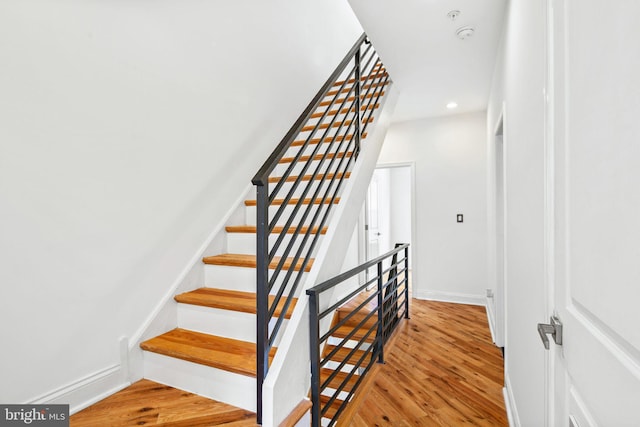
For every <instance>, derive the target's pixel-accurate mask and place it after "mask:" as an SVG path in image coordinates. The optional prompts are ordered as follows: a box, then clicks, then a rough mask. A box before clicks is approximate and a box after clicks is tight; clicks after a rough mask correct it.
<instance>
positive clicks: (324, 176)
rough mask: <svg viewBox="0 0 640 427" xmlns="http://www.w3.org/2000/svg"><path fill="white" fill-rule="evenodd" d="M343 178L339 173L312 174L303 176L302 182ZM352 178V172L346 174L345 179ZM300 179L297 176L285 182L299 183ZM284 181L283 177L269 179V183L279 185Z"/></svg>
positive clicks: (290, 177) (288, 178)
mask: <svg viewBox="0 0 640 427" xmlns="http://www.w3.org/2000/svg"><path fill="white" fill-rule="evenodd" d="M342 176H343V173H342V172H338V173H337V174H335V173H333V172H331V173H325V174H318V175H316V176H315V177H314V176H313V175H312V174H309V175H304V176H302V181H311V179H312V178H313V179H315V180H316V181H320V180H323V179H333V178H334V177H335V178H336V179H341V178H342ZM350 176H351V172H347V173H346V174H344V177H345V178H349V177H350ZM298 178H299V175H295V176H289V177H287V179H286V180H285V181H286V182H295V181H297V180H298ZM280 181H282V177H281V176H270V177H269V182H270V183H277V182H280Z"/></svg>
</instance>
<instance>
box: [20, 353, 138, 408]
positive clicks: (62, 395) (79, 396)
mask: <svg viewBox="0 0 640 427" xmlns="http://www.w3.org/2000/svg"><path fill="white" fill-rule="evenodd" d="M126 377H127V373H126V372H124V370H123V369H122V365H120V364H117V365H113V366H110V367H107V368H105V369H101V370H99V371H97V372H94V373H93V374H90V375H87V376H86V377H83V378H80V379H78V380H76V381H73V382H72V383H69V384H67V385H64V386H62V387H60V388H57V389H55V390H53V391H50V392H48V393H45V394H43V395H40V396H38V397H36V398H35V399H32V400H31V401H30V402H28V403H29V404H34V405H40V404H68V405H69V412H70V413H71V414H75V413H76V412H78V411H80V410H82V409H84V408H86V407H87V406H90V405H93V404H94V403H96V402H98V401H100V400H102V399H104V398H105V397H108V396H110V395H112V394H113V393H116V392H117V391H120V390H122V389H123V388H125V387H127V386H129V385H130V383H129V382H128V381H127V380H126V379H125V378H126Z"/></svg>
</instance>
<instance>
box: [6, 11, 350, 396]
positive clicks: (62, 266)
mask: <svg viewBox="0 0 640 427" xmlns="http://www.w3.org/2000/svg"><path fill="white" fill-rule="evenodd" d="M361 32H362V30H361V28H360V26H359V24H358V22H357V20H356V19H355V17H354V16H353V14H352V12H351V10H350V8H349V6H348V5H347V4H346V3H343V2H341V1H339V0H329V1H323V2H312V3H309V2H298V1H293V0H286V1H281V2H278V4H277V5H274V4H273V3H272V2H262V1H245V2H201V1H192V0H188V1H177V0H164V1H144V0H132V1H126V2H112V1H99V0H98V1H92V2H87V1H81V0H60V1H56V2H50V1H43V0H28V1H24V0H5V1H2V2H1V3H0V57H2V70H1V71H0V93H1V94H2V96H0V121H1V123H0V236H2V237H1V238H0V255H1V256H2V268H1V269H0V283H1V284H2V287H3V291H2V298H1V299H0V324H2V325H3V326H2V329H1V332H0V341H1V342H2V343H3V349H4V351H3V352H2V356H0V357H1V363H0V378H2V383H3V384H5V385H6V384H11V387H1V388H0V401H2V402H13V403H19V402H27V401H34V400H38V399H40V400H43V399H44V400H51V399H53V397H55V396H60V394H61V393H62V394H64V393H65V392H69V391H73V390H74V389H75V388H80V387H82V386H86V385H87V383H91V381H93V380H94V379H97V378H101V377H104V376H105V375H110V374H112V373H114V372H116V371H118V369H119V366H120V349H119V339H120V338H121V337H123V336H124V337H130V336H132V335H133V334H134V333H135V332H136V331H137V330H138V329H139V328H140V327H141V326H142V323H143V321H144V319H146V318H147V317H148V316H149V314H150V312H151V310H152V308H153V307H154V306H156V305H157V304H158V302H159V301H160V300H161V298H162V296H163V295H164V293H165V292H167V289H169V288H170V287H171V286H172V284H173V283H174V282H175V281H176V280H177V279H178V278H179V275H180V273H181V271H183V270H185V269H186V268H188V267H189V262H190V259H191V258H192V257H193V256H194V254H196V253H197V251H198V248H199V247H200V246H201V245H202V244H203V243H204V241H205V239H206V238H207V236H209V234H210V233H211V232H212V230H213V229H214V228H215V227H216V226H218V225H219V223H220V222H221V220H222V219H223V217H224V216H225V214H226V212H227V211H228V210H229V209H230V208H231V207H232V203H233V202H234V201H235V200H236V198H237V197H238V196H239V195H240V193H241V192H242V191H243V190H244V189H245V188H246V187H247V186H248V184H249V181H250V179H251V177H252V175H253V173H254V172H255V171H256V170H257V168H258V167H259V165H260V164H261V163H262V161H263V160H264V159H265V158H266V156H267V154H268V153H269V152H271V150H272V149H273V148H274V146H275V145H276V144H277V143H278V142H279V140H280V138H281V137H282V136H283V135H284V134H285V132H286V131H287V129H288V128H289V126H291V124H292V123H293V121H294V120H295V118H296V117H297V116H298V114H299V113H300V112H301V111H302V109H303V108H304V106H305V105H306V104H307V103H308V101H309V100H310V99H311V98H312V96H313V95H314V94H315V92H316V91H317V90H318V89H319V88H320V85H321V84H322V83H323V82H324V80H325V79H326V78H327V77H328V76H329V74H330V73H331V71H332V70H333V69H334V68H335V66H336V65H337V63H338V62H339V61H340V60H341V59H342V57H343V56H344V55H345V54H346V52H347V50H348V49H349V48H350V47H351V46H352V44H353V43H354V42H355V40H356V38H357V37H358V35H359V34H360V33H361ZM275 112H277V113H275ZM124 353H126V351H124ZM120 374H122V373H120ZM125 377H126V375H125V374H122V377H119V379H118V381H120V382H122V381H124V379H125ZM111 385H117V384H116V383H111ZM103 391H104V390H103Z"/></svg>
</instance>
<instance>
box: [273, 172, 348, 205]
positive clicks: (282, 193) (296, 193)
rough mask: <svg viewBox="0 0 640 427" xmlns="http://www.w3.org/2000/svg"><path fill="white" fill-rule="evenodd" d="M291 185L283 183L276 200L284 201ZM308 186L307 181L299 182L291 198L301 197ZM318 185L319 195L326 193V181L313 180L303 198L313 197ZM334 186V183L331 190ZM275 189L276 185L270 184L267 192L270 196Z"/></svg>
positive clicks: (308, 173) (290, 183) (307, 173)
mask: <svg viewBox="0 0 640 427" xmlns="http://www.w3.org/2000/svg"><path fill="white" fill-rule="evenodd" d="M313 172H314V171H312V170H308V171H306V172H305V174H306V175H311V174H312V173H313ZM293 184H294V183H293V182H285V183H284V185H283V186H282V188H280V189H279V190H278V193H277V194H276V196H275V197H276V198H278V199H284V198H285V197H287V196H288V195H289V191H291V188H292V187H293ZM308 184H309V181H301V182H300V183H299V184H298V186H297V187H296V189H295V190H294V192H293V196H292V197H302V193H303V192H304V191H305V189H306V187H307V185H308ZM320 184H322V186H321V187H320V193H319V195H320V196H322V195H323V194H324V191H326V189H327V187H328V185H329V182H328V181H325V182H323V181H322V180H319V179H316V180H313V182H312V183H311V189H310V190H308V191H307V192H306V194H305V197H311V196H313V195H314V193H315V191H316V190H317V188H318V186H319V185H320ZM336 185H337V183H334V184H333V186H332V188H333V187H335V186H336ZM275 188H276V184H274V183H271V184H270V186H269V190H270V191H271V192H272V194H273V190H275ZM323 190H324V191H323Z"/></svg>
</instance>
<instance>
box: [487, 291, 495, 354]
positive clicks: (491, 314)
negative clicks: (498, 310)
mask: <svg viewBox="0 0 640 427" xmlns="http://www.w3.org/2000/svg"><path fill="white" fill-rule="evenodd" d="M491 300H493V298H489V297H486V298H485V309H486V310H487V323H489V331H490V332H491V340H492V341H493V343H494V344H496V333H495V322H496V314H495V312H494V311H493V304H492V302H491Z"/></svg>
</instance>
